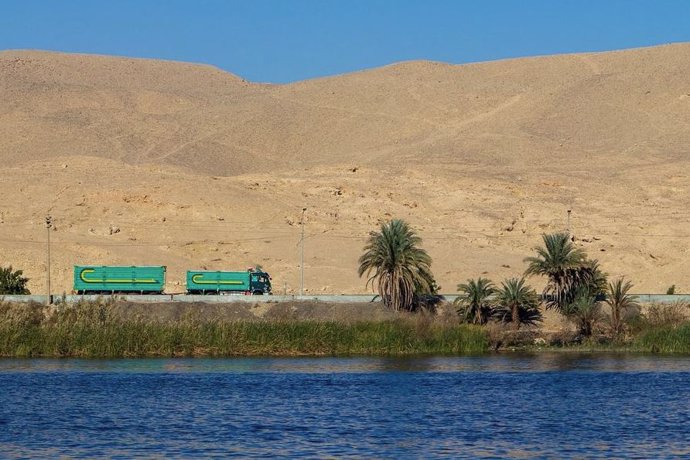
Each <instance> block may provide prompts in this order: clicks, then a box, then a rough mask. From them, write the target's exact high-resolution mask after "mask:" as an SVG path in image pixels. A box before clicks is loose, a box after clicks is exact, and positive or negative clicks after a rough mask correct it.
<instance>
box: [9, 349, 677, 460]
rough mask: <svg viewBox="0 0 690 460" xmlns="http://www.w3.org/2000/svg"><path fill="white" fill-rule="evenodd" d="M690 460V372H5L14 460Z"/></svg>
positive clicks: (612, 367) (671, 361)
mask: <svg viewBox="0 0 690 460" xmlns="http://www.w3.org/2000/svg"><path fill="white" fill-rule="evenodd" d="M134 456H140V457H141V456H143V457H157V458H172V457H181V458H189V457H194V458H198V457H212V456H217V457H228V456H238V457H262V458H264V457H269V456H270V457H276V456H277V457H291V458H292V457H305V456H306V457H318V458H324V457H359V458H361V457H366V458H372V457H377V458H433V457H452V458H459V457H471V458H481V457H487V458H492V457H493V458H495V457H520V458H535V457H536V458H538V457H545V458H554V457H557V458H562V457H578V458H582V457H586V458H592V457H626V458H664V457H667V458H673V457H690V357H659V356H641V355H623V354H574V353H553V354H552V353H541V354H536V355H504V354H501V355H488V356H478V357H423V358H296V359H279V358H259V359H255V358H251V359H249V358H238V359H141V360H108V361H98V360H0V457H2V458H7V457H25V458H35V457H88V458H93V457H120V458H129V457H134Z"/></svg>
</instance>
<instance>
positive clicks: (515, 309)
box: [513, 304, 520, 330]
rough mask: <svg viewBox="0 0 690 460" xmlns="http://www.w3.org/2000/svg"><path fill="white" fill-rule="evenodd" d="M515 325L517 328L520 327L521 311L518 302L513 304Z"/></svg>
mask: <svg viewBox="0 0 690 460" xmlns="http://www.w3.org/2000/svg"><path fill="white" fill-rule="evenodd" d="M513 325H514V326H515V329H516V330H517V329H520V312H519V311H518V306H517V304H513Z"/></svg>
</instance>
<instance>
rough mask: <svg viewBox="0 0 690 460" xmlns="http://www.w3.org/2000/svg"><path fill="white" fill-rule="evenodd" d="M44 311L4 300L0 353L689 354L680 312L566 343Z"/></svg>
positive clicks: (339, 325)
mask: <svg viewBox="0 0 690 460" xmlns="http://www.w3.org/2000/svg"><path fill="white" fill-rule="evenodd" d="M46 313H47V310H46V309H45V307H44V306H42V305H38V304H29V305H26V304H12V303H8V302H0V357H80V358H119V357H161V356H162V357H172V356H299V355H313V356H347V355H415V354H416V355H421V354H435V355H457V354H476V353H484V352H489V351H490V350H492V349H496V348H499V347H501V348H503V349H512V348H516V349H522V350H576V351H621V352H657V353H679V354H690V322H687V321H685V322H682V321H679V320H678V318H675V319H673V320H669V319H663V318H662V320H658V318H657V319H654V318H651V317H641V318H640V319H639V320H638V321H637V322H636V323H634V324H633V325H632V327H631V329H630V333H629V334H628V335H627V336H626V338H625V339H621V340H610V339H606V338H605V337H604V336H601V335H600V336H599V337H598V338H597V339H588V340H585V341H584V342H581V343H572V342H571V343H567V342H566V344H565V345H564V342H563V341H562V340H559V339H557V340H553V337H551V338H549V337H546V340H543V339H542V340H541V341H540V343H542V344H541V345H538V346H537V345H534V338H535V337H542V336H541V335H540V333H539V331H530V332H529V333H528V334H524V335H523V334H517V336H516V334H514V332H513V331H512V330H510V329H502V330H498V332H497V331H496V330H495V329H493V330H492V329H490V328H486V327H478V326H470V325H460V324H457V322H456V321H455V320H451V321H449V320H448V318H446V319H445V320H439V319H434V318H433V317H431V316H429V315H415V316H409V315H408V316H401V317H400V318H398V319H394V320H385V321H362V322H352V323H348V322H342V321H314V320H306V321H296V320H272V321H246V320H245V321H229V320H215V319H211V320H201V319H198V318H194V317H186V318H184V319H181V320H176V321H159V320H153V319H150V318H144V317H141V318H135V319H122V318H120V317H118V316H117V315H115V314H114V313H113V308H112V304H109V303H107V302H91V303H81V304H77V305H74V306H62V307H61V308H60V309H58V310H56V311H50V312H48V313H49V314H46ZM525 332H526V331H525ZM506 337H513V338H515V337H517V340H506ZM602 337H604V339H605V340H601V339H602ZM511 341H512V342H513V343H510V342H511Z"/></svg>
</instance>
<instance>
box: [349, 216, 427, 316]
mask: <svg viewBox="0 0 690 460" xmlns="http://www.w3.org/2000/svg"><path fill="white" fill-rule="evenodd" d="M421 242H422V240H421V238H419V237H418V236H417V235H416V234H415V233H414V232H413V231H412V229H411V228H410V227H409V225H408V224H407V223H406V222H405V221H403V220H400V219H393V220H391V221H390V222H387V223H384V224H382V225H381V230H380V231H378V232H371V233H370V235H369V240H368V241H367V244H366V245H365V246H364V253H363V254H362V256H361V257H360V258H359V270H358V273H359V276H360V277H362V275H364V274H366V275H367V276H368V277H369V279H368V280H367V286H368V285H369V283H372V285H373V284H374V283H376V285H377V288H378V289H377V290H378V293H379V295H380V296H381V300H382V301H383V304H384V305H386V306H387V307H391V308H393V309H395V310H401V309H403V310H412V309H413V306H414V298H415V295H420V294H424V293H430V292H431V291H432V290H433V288H434V286H435V282H434V277H433V275H432V274H431V257H430V256H429V254H427V252H426V251H425V250H424V249H421V248H419V244H420V243H421Z"/></svg>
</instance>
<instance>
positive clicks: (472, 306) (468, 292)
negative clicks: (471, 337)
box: [454, 277, 496, 324]
mask: <svg viewBox="0 0 690 460" xmlns="http://www.w3.org/2000/svg"><path fill="white" fill-rule="evenodd" d="M458 291H460V292H461V294H460V296H459V297H458V298H457V299H455V302H454V303H455V304H456V305H457V306H458V314H459V315H460V316H461V317H462V318H463V319H464V321H466V322H468V323H473V324H485V323H486V322H487V321H488V320H489V316H491V310H492V308H493V303H492V302H493V296H494V294H495V293H496V287H495V286H494V284H493V283H492V282H491V281H490V280H488V279H486V278H481V277H480V278H478V279H476V280H473V279H469V280H467V283H463V284H458Z"/></svg>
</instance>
